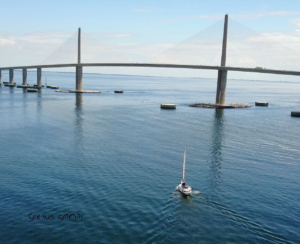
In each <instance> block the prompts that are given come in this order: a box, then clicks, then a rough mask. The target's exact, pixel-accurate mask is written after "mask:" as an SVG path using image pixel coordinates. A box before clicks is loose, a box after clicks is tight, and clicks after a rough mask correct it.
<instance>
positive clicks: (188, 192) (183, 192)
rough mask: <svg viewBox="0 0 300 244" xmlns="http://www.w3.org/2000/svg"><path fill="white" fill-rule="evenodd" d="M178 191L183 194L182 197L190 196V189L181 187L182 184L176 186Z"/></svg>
mask: <svg viewBox="0 0 300 244" xmlns="http://www.w3.org/2000/svg"><path fill="white" fill-rule="evenodd" d="M178 190H179V191H180V192H181V193H182V194H184V195H186V196H189V195H191V194H192V187H190V186H187V185H185V186H182V183H180V184H179V185H178Z"/></svg>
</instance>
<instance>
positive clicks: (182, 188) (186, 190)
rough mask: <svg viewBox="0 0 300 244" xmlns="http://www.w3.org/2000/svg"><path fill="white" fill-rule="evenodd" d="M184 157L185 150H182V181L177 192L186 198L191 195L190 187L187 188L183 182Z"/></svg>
mask: <svg viewBox="0 0 300 244" xmlns="http://www.w3.org/2000/svg"><path fill="white" fill-rule="evenodd" d="M185 156H186V150H185V149H184V154H183V166H182V180H181V181H180V184H179V185H178V190H179V191H180V192H181V193H182V194H184V195H186V196H188V195H190V194H192V187H190V186H188V185H187V184H186V181H185Z"/></svg>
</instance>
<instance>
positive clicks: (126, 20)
mask: <svg viewBox="0 0 300 244" xmlns="http://www.w3.org/2000/svg"><path fill="white" fill-rule="evenodd" d="M225 14H228V15H229V18H230V19H233V20H234V21H237V22H238V23H241V24H242V25H244V26H246V27H249V28H250V29H252V30H255V31H257V32H259V33H262V34H264V35H266V36H268V37H269V38H271V39H273V40H275V41H277V42H279V43H282V44H283V45H285V46H286V47H288V48H291V49H293V50H295V51H296V53H297V52H299V55H300V1H298V0H286V1H282V0H272V1H270V0H268V1H266V0H251V1H243V0H227V1H224V0H223V1H221V0H215V1H201V0H187V1H182V0H181V1H177V0H161V1H156V0H152V1H136V0H126V1H124V0H123V1H120V0H111V1H101V0H98V1H94V0H85V1H79V0H72V1H69V0H64V1H57V0H51V1H50V0H38V1H37V0H27V1H24V0H22V1H21V0H10V1H2V2H1V14H0V20H1V25H0V55H1V59H0V66H2V67H7V66H17V65H34V64H42V63H45V61H46V62H47V61H49V62H57V63H63V62H67V61H69V60H71V61H72V60H74V62H76V32H77V30H78V28H79V27H80V28H81V29H82V32H83V35H82V42H83V46H84V44H85V46H84V47H86V48H89V52H90V53H88V52H86V53H82V56H83V58H84V59H85V60H84V61H86V62H91V61H93V59H92V58H91V57H92V55H94V56H95V53H97V58H99V60H100V57H101V60H100V61H105V60H110V59H112V58H115V57H116V56H118V57H123V56H124V60H126V61H129V62H146V61H147V60H149V59H150V58H152V57H153V56H155V55H157V54H159V53H161V52H163V51H164V50H166V49H168V48H171V47H172V46H174V45H175V44H177V43H180V42H182V41H184V40H186V39H187V38H189V37H191V36H193V35H194V34H196V33H198V32H200V31H202V30H204V29H206V28H207V27H209V26H211V25H213V24H214V23H216V22H218V21H220V20H223V19H224V15H225ZM72 37H73V38H72ZM85 40H89V41H86V42H85ZM66 41H67V44H66ZM91 43H92V44H93V45H91ZM95 43H96V44H99V45H103V46H105V47H107V48H108V49H106V51H103V49H102V48H91V47H94V46H95V45H96V44H95ZM96 49H97V51H96ZM86 50H87V49H86ZM93 50H94V54H92V53H93ZM107 50H111V52H108V51H107ZM102 51H103V52H102ZM83 52H84V51H83ZM68 53H69V56H68ZM62 54H64V55H65V57H66V60H63V58H62V56H63V55H62ZM93 58H94V57H93ZM220 59H221V57H220ZM85 69H86V70H87V72H98V73H118V74H136V75H161V76H184V77H186V76H192V77H209V78H214V77H216V75H217V74H216V71H205V70H170V69H168V70H166V69H144V68H139V69H132V68H131V69H129V68H85ZM64 70H65V71H72V70H70V69H63V70H61V71H64ZM229 78H243V79H262V80H267V79H271V80H297V77H291V76H280V75H265V74H250V73H239V72H230V73H229Z"/></svg>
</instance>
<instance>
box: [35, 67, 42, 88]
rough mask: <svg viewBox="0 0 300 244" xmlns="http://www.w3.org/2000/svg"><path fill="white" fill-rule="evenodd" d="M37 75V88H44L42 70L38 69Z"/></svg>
mask: <svg viewBox="0 0 300 244" xmlns="http://www.w3.org/2000/svg"><path fill="white" fill-rule="evenodd" d="M36 74H37V83H36V84H37V87H38V88H42V68H37V70H36Z"/></svg>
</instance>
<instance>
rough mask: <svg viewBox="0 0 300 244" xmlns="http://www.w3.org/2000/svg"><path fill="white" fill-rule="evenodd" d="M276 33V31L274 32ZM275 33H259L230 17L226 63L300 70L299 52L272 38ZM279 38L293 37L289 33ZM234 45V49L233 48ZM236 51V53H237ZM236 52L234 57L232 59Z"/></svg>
mask: <svg viewBox="0 0 300 244" xmlns="http://www.w3.org/2000/svg"><path fill="white" fill-rule="evenodd" d="M275 34H276V33H275ZM272 36H274V37H276V35H274V34H272V33H270V34H261V33H259V32H257V31H254V30H252V29H250V28H248V27H246V26H244V25H242V24H241V23H238V22H236V21H234V20H232V19H230V21H229V31H228V43H229V44H230V48H228V51H227V53H228V57H230V58H229V59H228V62H227V65H228V66H233V67H241V68H260V69H264V68H266V69H274V70H290V71H292V70H293V71H300V66H299V65H298V64H299V63H300V53H299V52H297V51H295V50H293V49H291V48H289V47H287V46H285V45H284V44H282V43H279V42H277V41H275V40H273V39H272ZM279 38H288V39H290V38H293V37H292V36H289V34H285V35H280V36H279ZM232 47H234V50H233V48H232ZM237 51H238V53H237ZM234 53H236V57H237V58H236V59H232V57H233V56H234Z"/></svg>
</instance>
